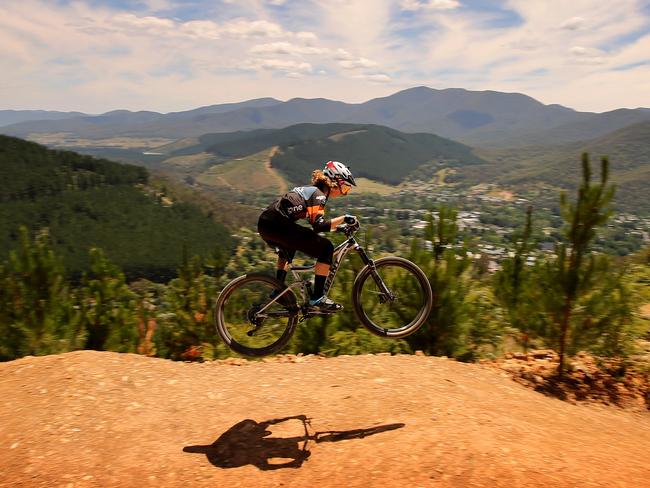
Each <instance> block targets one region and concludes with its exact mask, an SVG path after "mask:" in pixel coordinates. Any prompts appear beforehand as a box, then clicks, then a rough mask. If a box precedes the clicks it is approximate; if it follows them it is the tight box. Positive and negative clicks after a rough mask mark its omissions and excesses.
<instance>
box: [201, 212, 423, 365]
mask: <svg viewBox="0 0 650 488" xmlns="http://www.w3.org/2000/svg"><path fill="white" fill-rule="evenodd" d="M336 230H337V231H339V232H343V233H345V236H346V240H345V241H343V242H342V243H341V244H339V245H338V246H337V247H336V248H335V249H334V255H333V259H332V265H331V267H330V272H329V275H328V276H327V278H326V281H325V288H324V291H325V295H327V293H328V292H329V290H330V288H331V287H332V284H333V282H334V278H335V277H336V272H337V270H338V269H339V266H340V264H341V261H342V260H343V258H344V257H345V256H346V255H347V254H348V252H350V251H352V250H354V251H356V252H357V254H358V255H359V257H360V258H361V260H362V261H363V263H364V265H365V266H364V267H363V268H362V269H361V271H359V273H358V274H357V275H356V278H355V280H354V285H353V287H352V304H353V309H354V313H355V315H356V317H357V318H358V320H359V322H361V324H362V325H363V326H364V327H365V328H366V329H368V330H369V331H370V332H372V333H373V334H375V335H378V336H381V337H388V338H402V337H406V336H408V335H410V334H413V333H414V332H415V331H417V330H418V329H419V328H420V327H421V326H422V324H423V323H424V322H425V320H426V319H427V317H428V316H429V313H430V312H431V307H432V305H433V297H432V292H431V286H430V284H429V280H428V279H427V277H426V275H425V274H424V272H423V271H422V270H421V269H420V268H419V267H418V266H417V265H416V264H414V263H412V262H411V261H409V260H407V259H404V258H401V257H397V256H388V257H383V258H380V259H377V260H376V261H373V260H372V259H371V258H370V257H369V256H368V254H367V253H366V251H365V250H364V249H363V248H362V247H361V245H360V244H359V243H358V242H357V240H356V239H355V237H354V235H355V234H356V232H357V231H358V230H359V224H358V222H357V223H355V224H353V225H348V224H341V225H339V226H338V227H337V229H336ZM276 251H277V252H281V250H280V249H276ZM289 264H290V267H289V270H290V271H291V276H292V278H293V281H290V282H289V283H287V284H285V283H282V282H281V281H279V280H277V279H276V278H275V277H272V276H270V275H267V274H265V273H258V272H255V273H249V274H246V275H243V276H240V277H238V278H235V279H234V280H232V281H231V282H230V283H228V284H227V285H226V286H225V287H224V289H223V290H222V291H221V293H220V294H219V297H218V299H217V301H216V304H215V313H214V318H215V325H216V329H217V333H218V334H219V336H220V337H221V339H222V340H223V341H224V342H225V343H226V345H227V346H228V347H230V348H231V349H232V350H233V351H235V352H237V353H239V354H242V355H246V356H257V357H259V356H266V355H269V354H273V353H276V352H278V351H279V350H281V349H282V348H283V347H284V346H285V345H286V344H287V342H289V340H290V339H291V336H292V335H293V333H294V332H295V328H296V325H297V324H298V323H300V322H303V321H305V320H307V319H309V318H311V317H313V316H316V315H322V314H329V313H331V312H316V311H314V310H312V309H311V308H310V307H309V298H310V296H311V280H310V279H306V278H303V277H302V276H301V275H303V274H305V273H309V272H311V271H313V270H314V265H308V266H293V265H291V263H289ZM298 297H299V299H298ZM382 324H383V325H382Z"/></svg>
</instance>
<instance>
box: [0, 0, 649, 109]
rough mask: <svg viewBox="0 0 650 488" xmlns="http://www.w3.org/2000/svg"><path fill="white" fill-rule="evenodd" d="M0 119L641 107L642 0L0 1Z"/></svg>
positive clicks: (645, 18) (645, 86) (645, 58)
mask: <svg viewBox="0 0 650 488" xmlns="http://www.w3.org/2000/svg"><path fill="white" fill-rule="evenodd" d="M1 6H2V14H1V15H0V73H2V74H1V75H0V110H2V109H47V110H64V111H71V110H78V111H82V112H86V113H102V112H105V111H109V110H114V109H129V110H153V111H157V112H171V111H180V110H188V109H192V108H196V107H199V106H205V105H212V104H218V103H228V102H238V101H243V100H249V99H254V98H260V97H274V98H277V99H279V100H288V99H291V98H294V97H303V98H319V97H322V98H329V99H332V100H340V101H344V102H351V103H358V102H364V101H367V100H370V99H372V98H376V97H382V96H387V95H390V94H392V93H395V92H397V91H400V90H403V89H406V88H410V87H413V86H428V87H431V88H436V89H443V88H465V89H468V90H479V91H482V90H495V91H503V92H517V93H524V94H526V95H529V96H531V97H533V98H535V99H537V100H539V101H540V102H542V103H545V104H552V103H558V104H561V105H565V106H567V107H571V108H574V109H576V110H581V111H592V112H604V111H608V110H613V109H616V108H623V107H627V108H636V107H650V0H616V1H615V2H608V1H603V0H503V1H497V0H318V1H312V0H130V1H129V0H2V2H1Z"/></svg>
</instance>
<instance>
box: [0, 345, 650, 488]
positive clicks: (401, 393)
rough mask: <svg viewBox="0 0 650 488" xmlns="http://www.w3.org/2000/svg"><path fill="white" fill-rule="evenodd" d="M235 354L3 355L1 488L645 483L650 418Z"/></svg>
mask: <svg viewBox="0 0 650 488" xmlns="http://www.w3.org/2000/svg"><path fill="white" fill-rule="evenodd" d="M233 362H234V361H233ZM239 362H241V363H242V364H241V365H234V364H225V363H223V362H214V363H204V364H196V363H194V364H192V363H179V362H171V361H166V360H162V359H151V358H146V357H142V356H137V355H131V354H116V353H108V352H91V351H80V352H73V353H68V354H63V355H57V356H47V357H39V358H33V357H28V358H23V359H20V360H17V361H12V362H8V363H3V364H0V440H1V441H0V486H12V487H14V486H18V487H23V486H24V487H50V486H75V487H76V486H79V487H117V486H120V487H125V486H126V487H129V486H134V487H135V486H138V487H140V486H156V487H158V486H165V487H170V486H171V487H176V486H178V487H180V486H183V487H186V486H192V487H203V486H205V487H208V486H209V487H216V486H228V487H271V486H273V487H275V486H291V487H312V486H321V487H340V486H351V487H362V486H363V487H366V486H389V487H398V486H399V487H480V486H484V487H508V488H511V487H513V486H516V487H528V486H530V487H532V486H536V487H538V486H543V485H546V484H549V486H553V487H555V488H557V487H575V486H580V487H596V486H598V487H608V488H609V487H627V486H629V487H635V488H636V487H643V486H649V485H650V482H649V481H648V480H650V462H649V461H648V453H649V452H650V415H648V414H647V413H645V414H644V413H630V412H627V411H622V410H618V409H616V408H613V407H598V406H591V405H572V404H568V403H563V402H562V401H560V400H557V399H553V398H549V397H545V396H543V395H541V394H539V393H536V392H534V391H532V390H530V389H527V388H525V387H523V386H520V385H518V384H516V383H514V382H513V381H512V380H510V379H508V378H507V377H505V376H504V374H502V373H499V372H497V371H494V370H491V369H488V368H486V367H483V366H481V365H475V364H463V363H457V362H454V361H451V360H447V359H440V358H429V357H422V356H383V355H377V356H353V357H346V356H344V357H338V358H329V359H322V358H318V357H307V358H294V359H292V360H291V361H289V360H287V359H284V360H281V361H277V360H276V361H269V362H244V361H239ZM301 416H304V417H308V418H309V419H310V422H311V425H308V426H307V431H305V425H304V424H303V422H302V420H301ZM287 417H294V418H292V419H290V420H284V421H282V420H281V419H284V418H287ZM306 432H307V434H306ZM307 437H310V438H311V439H310V440H309V441H308V442H307V445H306V446H304V447H305V449H304V450H303V444H304V443H305V441H306V438H307ZM283 465H284V466H283Z"/></svg>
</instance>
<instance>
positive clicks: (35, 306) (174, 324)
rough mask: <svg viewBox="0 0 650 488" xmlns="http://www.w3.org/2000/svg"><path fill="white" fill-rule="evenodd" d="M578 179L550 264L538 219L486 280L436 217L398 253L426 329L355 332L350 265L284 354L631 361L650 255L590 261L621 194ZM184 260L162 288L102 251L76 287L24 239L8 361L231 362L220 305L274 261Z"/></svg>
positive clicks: (39, 240)
mask: <svg viewBox="0 0 650 488" xmlns="http://www.w3.org/2000/svg"><path fill="white" fill-rule="evenodd" d="M582 168H583V177H582V180H581V185H580V188H579V190H578V192H577V196H576V197H575V198H573V199H571V198H569V197H568V196H567V195H566V194H563V195H562V197H561V208H562V218H563V221H564V224H565V226H564V229H563V240H562V242H561V243H560V244H559V245H557V246H556V249H555V252H554V253H552V254H550V255H548V256H547V257H545V258H544V259H538V260H537V261H536V262H535V264H533V265H530V264H529V263H528V259H527V258H528V256H530V253H531V250H532V249H533V248H534V245H533V244H534V243H533V239H534V237H533V236H534V232H533V228H534V219H535V217H534V210H533V209H532V208H529V210H528V212H527V214H526V216H525V217H526V218H525V222H526V223H525V225H524V226H523V227H522V228H521V229H520V231H519V232H518V233H517V234H516V235H515V236H514V237H513V242H512V250H513V251H512V256H511V257H510V258H508V259H506V260H505V261H503V263H502V266H501V269H500V270H499V271H497V272H496V273H494V274H491V273H488V272H487V271H486V269H485V266H483V265H482V263H481V261H480V260H479V261H478V262H477V261H474V260H472V259H471V258H470V257H468V255H467V253H466V252H464V250H463V248H462V246H460V247H459V246H458V232H457V231H458V228H457V225H456V210H454V209H452V208H448V207H441V208H439V209H437V211H436V212H435V213H434V212H431V214H430V215H429V218H428V227H427V229H426V232H425V235H424V237H423V238H414V239H413V240H412V241H411V242H410V244H409V246H408V248H407V249H403V255H405V257H407V258H409V259H411V260H412V261H414V262H416V263H417V264H418V265H419V266H420V267H421V268H422V269H423V270H424V271H425V273H426V274H427V276H428V277H429V281H430V283H431V286H432V289H433V294H434V306H433V310H432V312H431V314H430V316H429V318H428V320H427V322H426V323H425V325H424V326H423V327H422V328H421V330H419V331H418V332H417V333H416V334H414V335H412V336H410V337H407V338H405V339H402V340H397V341H391V340H385V339H382V338H379V337H375V336H373V335H371V334H370V333H369V332H367V331H365V330H364V329H363V328H362V327H360V326H359V324H358V323H357V322H356V320H355V318H354V316H353V315H352V313H351V312H350V311H351V310H352V305H351V301H350V295H351V287H352V283H353V279H354V275H355V274H356V272H358V270H359V269H360V268H361V266H362V263H361V262H360V260H359V259H358V257H355V256H354V255H350V257H349V258H348V262H347V263H345V264H344V265H343V266H342V267H341V269H340V270H339V275H338V277H337V280H336V284H335V287H334V288H333V290H332V292H331V294H332V298H333V299H334V300H336V301H338V302H340V303H342V304H343V305H344V311H343V312H341V313H338V314H336V315H333V316H326V317H322V318H314V319H312V320H310V321H309V322H308V323H303V324H300V325H299V327H298V330H297V333H296V334H295V336H294V338H293V339H292V342H291V343H290V344H289V346H288V348H287V350H286V352H292V353H298V352H302V353H305V354H309V353H314V354H326V355H337V354H358V353H366V352H391V353H399V352H405V353H408V352H413V351H416V350H421V351H424V352H425V353H426V354H430V355H444V356H448V357H453V358H457V359H460V360H468V361H469V360H476V359H479V358H481V357H490V356H496V355H499V354H500V353H502V352H503V351H504V348H507V347H513V346H512V344H510V345H508V344H509V342H508V341H510V342H512V343H516V345H517V347H519V348H521V349H528V348H532V347H536V348H537V347H549V348H553V349H555V350H556V351H558V352H559V354H560V358H561V361H560V372H562V371H563V370H564V369H565V367H566V364H567V358H568V357H570V356H572V355H573V354H575V353H576V352H578V351H581V350H589V351H592V352H593V353H595V354H598V355H602V356H619V357H625V356H626V355H628V354H630V353H631V352H632V350H633V348H634V341H635V339H637V338H639V337H642V336H643V335H644V334H648V325H647V323H644V322H642V321H641V320H639V318H638V316H637V314H636V310H637V309H638V305H639V301H640V300H642V299H645V298H643V297H641V294H642V293H645V292H644V291H643V290H645V288H647V286H648V285H647V283H650V281H648V278H650V272H649V270H650V253H649V252H648V251H646V252H645V254H640V255H639V256H637V258H636V261H629V262H625V261H622V260H621V259H619V258H616V257H611V256H607V255H604V254H598V253H595V252H593V250H592V244H593V242H594V239H595V235H596V230H597V229H598V228H599V227H600V226H602V225H603V224H605V223H606V222H607V220H608V219H609V218H610V217H611V213H612V211H611V202H612V199H613V196H614V187H613V186H612V185H611V184H610V182H609V169H608V168H609V166H608V161H607V159H603V160H602V161H601V168H600V176H599V178H597V179H594V178H593V176H592V169H591V165H590V162H589V158H588V156H587V155H586V154H585V155H583V160H582ZM379 230H381V229H379ZM385 238H389V237H388V236H386V235H384V233H382V232H377V231H376V230H374V229H373V227H372V226H368V228H367V229H366V234H365V236H362V237H361V239H362V242H363V240H364V239H365V241H366V242H365V245H366V246H371V247H374V248H375V249H374V250H373V255H374V257H378V256H377V255H376V254H377V252H376V250H377V249H381V248H382V240H383V239H385ZM451 244H455V245H454V246H452V245H451ZM188 256H189V254H187V255H186V257H185V258H184V259H183V262H182V263H181V265H180V266H179V268H178V270H177V275H176V277H174V278H173V279H171V280H169V281H168V282H166V283H156V282H153V281H149V280H146V279H139V280H136V281H132V280H131V281H130V282H128V280H127V278H126V277H125V274H124V272H123V271H122V270H121V269H120V268H119V267H118V266H116V265H115V264H113V263H112V262H111V261H110V260H109V259H108V258H107V256H106V254H105V253H104V252H103V251H101V250H100V249H97V248H93V249H92V250H91V251H90V253H89V259H90V262H91V265H90V266H89V268H88V269H87V270H86V271H85V272H84V273H83V274H82V276H81V278H80V280H78V282H76V283H74V284H72V283H71V282H70V281H69V280H67V278H66V271H65V269H64V265H63V262H62V260H61V258H60V257H59V256H57V255H56V254H55V252H54V251H53V249H52V242H51V238H50V236H49V235H48V233H47V232H40V233H37V234H36V235H34V236H32V235H30V232H29V231H28V230H27V229H26V228H23V229H22V230H21V231H20V246H19V247H18V248H17V249H15V250H13V251H12V252H11V254H10V257H9V259H8V260H7V261H5V262H4V263H3V264H2V265H1V266H0V359H2V360H9V359H13V358H16V357H20V356H23V355H27V354H32V355H38V354H51V353H59V352H64V351H69V350H74V349H84V348H87V349H97V350H112V351H120V352H137V353H141V354H147V355H152V356H159V357H164V358H171V359H197V360H201V359H214V358H222V357H226V356H228V355H230V352H229V351H228V350H227V348H226V347H225V346H224V345H223V344H222V343H221V342H220V341H219V340H218V338H217V335H216V333H215V331H214V328H213V325H212V319H213V306H214V303H215V301H216V298H217V296H218V293H219V291H220V289H221V288H222V287H223V286H224V284H225V283H226V282H227V281H228V280H229V279H231V278H233V277H235V276H237V275H240V274H243V273H245V272H248V271H252V270H259V269H260V267H262V266H268V269H269V271H271V269H272V262H273V256H272V252H271V251H270V250H269V249H268V247H267V246H266V245H265V244H264V243H263V242H262V241H261V239H259V238H257V236H256V235H255V233H254V232H253V231H250V230H246V229H242V230H241V231H240V232H239V235H238V245H237V247H236V249H235V251H234V252H233V253H232V254H226V253H225V252H223V253H221V255H220V256H217V257H215V258H213V259H211V260H205V259H202V258H199V257H193V258H189V257H188ZM262 263H266V264H262ZM646 291H647V290H646ZM646 298H647V297H646Z"/></svg>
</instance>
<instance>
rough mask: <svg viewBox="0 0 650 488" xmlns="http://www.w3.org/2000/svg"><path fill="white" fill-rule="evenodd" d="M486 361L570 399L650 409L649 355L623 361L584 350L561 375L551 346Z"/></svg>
mask: <svg viewBox="0 0 650 488" xmlns="http://www.w3.org/2000/svg"><path fill="white" fill-rule="evenodd" d="M484 364H485V365H487V366H491V367H493V368H496V369H499V370H502V371H505V372H506V373H508V375H509V376H510V377H512V379H513V380H515V381H516V382H517V383H520V384H522V385H525V386H528V387H530V388H533V389H535V390H536V391H539V392H541V393H545V394H548V395H552V396H555V397H557V398H560V399H562V400H566V401H569V402H574V403H575V402H581V403H585V402H587V403H596V404H603V405H615V406H617V407H621V408H625V409H628V410H636V411H647V410H650V374H649V373H648V364H650V363H649V362H648V361H647V359H646V358H644V360H643V361H642V362H641V361H637V362H635V361H622V360H615V359H607V358H596V357H594V356H592V355H590V354H588V353H585V352H581V353H579V354H578V355H577V356H576V357H575V358H573V359H572V360H570V361H569V362H568V365H567V371H566V372H565V373H564V375H563V376H562V377H558V375H557V368H558V364H559V356H558V354H557V353H556V352H555V351H552V350H536V351H530V352H529V353H527V354H525V353H514V354H508V355H507V356H506V357H505V358H503V359H500V360H497V361H486V362H485V363H484Z"/></svg>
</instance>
